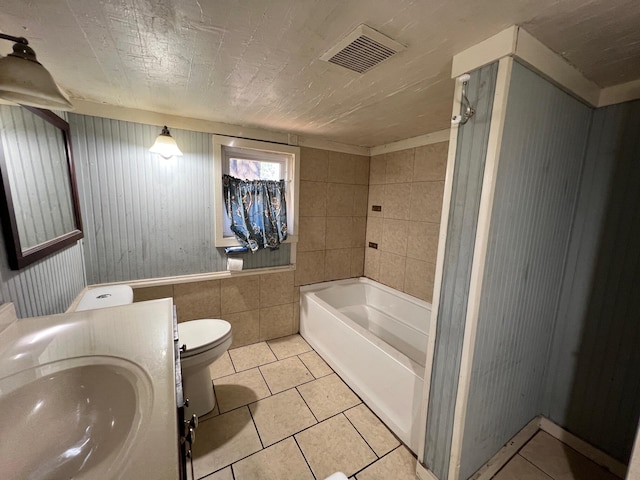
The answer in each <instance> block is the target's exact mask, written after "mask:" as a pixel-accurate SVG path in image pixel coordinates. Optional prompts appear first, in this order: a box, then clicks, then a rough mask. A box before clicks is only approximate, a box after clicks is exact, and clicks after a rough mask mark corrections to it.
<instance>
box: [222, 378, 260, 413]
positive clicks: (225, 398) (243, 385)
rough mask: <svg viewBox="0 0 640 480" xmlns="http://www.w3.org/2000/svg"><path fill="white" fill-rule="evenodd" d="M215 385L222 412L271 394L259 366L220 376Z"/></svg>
mask: <svg viewBox="0 0 640 480" xmlns="http://www.w3.org/2000/svg"><path fill="white" fill-rule="evenodd" d="M213 385H214V387H215V392H216V399H217V400H218V407H219V408H220V413H225V412H228V411H230V410H233V409H234V408H238V407H241V406H243V405H249V404H250V403H253V402H255V401H256V400H260V399H262V398H265V397H268V396H269V395H271V392H270V391H269V388H267V384H266V383H264V379H263V378H262V375H261V374H260V371H259V370H258V369H257V368H253V369H251V370H245V371H243V372H240V373H234V374H233V375H227V376H226V377H221V378H218V379H217V380H215V381H214V382H213Z"/></svg>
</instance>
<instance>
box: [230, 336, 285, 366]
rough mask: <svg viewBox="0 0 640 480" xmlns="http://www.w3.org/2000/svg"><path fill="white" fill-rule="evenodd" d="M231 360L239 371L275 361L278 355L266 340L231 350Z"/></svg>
mask: <svg viewBox="0 0 640 480" xmlns="http://www.w3.org/2000/svg"><path fill="white" fill-rule="evenodd" d="M229 355H230V356H231V361H232V362H233V366H234V367H235V369H236V371H237V372H241V371H242V370H248V369H250V368H254V367H258V366H260V365H264V364H265V363H271V362H275V361H276V360H277V358H276V356H275V355H274V354H273V352H272V351H271V349H270V348H269V346H268V345H267V344H266V343H265V342H260V343H254V344H253V345H247V346H246V347H240V348H234V349H232V350H229Z"/></svg>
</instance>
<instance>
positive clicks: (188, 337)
mask: <svg viewBox="0 0 640 480" xmlns="http://www.w3.org/2000/svg"><path fill="white" fill-rule="evenodd" d="M178 338H179V344H180V364H181V366H182V388H183V390H184V397H185V398H186V399H189V406H188V407H186V409H185V415H186V417H187V418H188V417H191V416H192V415H193V414H195V415H197V416H198V417H201V416H202V415H204V414H206V413H209V412H210V411H211V410H213V409H214V407H215V406H216V398H215V394H214V392H213V385H212V383H211V374H210V373H209V365H211V364H212V363H213V362H214V361H216V360H217V359H218V358H219V357H220V356H221V355H222V354H224V352H226V351H227V350H228V349H229V346H231V340H232V336H231V325H230V324H229V322H227V321H225V320H220V319H211V318H207V319H203V320H190V321H188V322H182V323H178Z"/></svg>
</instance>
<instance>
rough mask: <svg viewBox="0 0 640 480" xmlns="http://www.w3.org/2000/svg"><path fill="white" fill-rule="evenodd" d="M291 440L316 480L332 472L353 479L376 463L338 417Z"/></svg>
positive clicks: (351, 426) (372, 454)
mask: <svg viewBox="0 0 640 480" xmlns="http://www.w3.org/2000/svg"><path fill="white" fill-rule="evenodd" d="M295 438H296V440H297V441H298V445H300V449H301V450H302V453H303V454H304V456H305V458H306V459H307V462H309V466H310V467H311V470H312V471H313V474H314V475H315V476H316V478H325V477H328V476H329V475H331V474H332V473H334V472H336V471H341V472H343V473H344V474H345V475H353V474H354V473H355V472H357V471H359V470H361V469H362V468H364V467H366V466H367V465H369V464H370V463H371V462H373V461H375V460H376V459H377V457H376V455H375V453H373V451H372V450H371V449H370V448H369V446H368V445H367V444H366V443H365V442H364V440H362V437H361V436H360V435H359V434H358V432H357V431H356V429H355V428H353V425H351V423H349V421H348V420H347V419H346V417H345V416H344V415H342V414H340V415H336V416H335V417H332V418H330V419H329V420H326V421H324V422H322V423H319V424H318V425H315V426H313V427H311V428H309V429H307V430H305V431H303V432H301V433H298V434H297V435H296V436H295ZM380 478H385V477H380ZM387 478H394V479H395V478H396V477H395V476H390V477H387Z"/></svg>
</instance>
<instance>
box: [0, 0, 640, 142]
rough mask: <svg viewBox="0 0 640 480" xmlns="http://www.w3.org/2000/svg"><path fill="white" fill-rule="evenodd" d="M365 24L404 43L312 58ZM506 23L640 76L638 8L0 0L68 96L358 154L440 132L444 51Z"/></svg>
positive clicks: (5, 18) (589, 66) (443, 1)
mask: <svg viewBox="0 0 640 480" xmlns="http://www.w3.org/2000/svg"><path fill="white" fill-rule="evenodd" d="M361 23H365V24H367V25H369V26H371V27H373V28H375V29H377V30H379V31H380V32H382V33H384V34H386V35H388V36H390V37H392V38H393V39H395V40H397V41H399V42H400V43H402V44H404V45H406V46H407V49H406V50H405V51H403V52H401V53H399V54H397V55H395V56H394V57H392V58H391V59H389V60H387V61H386V62H384V63H382V64H380V65H379V66H377V67H375V68H373V69H371V70H370V71H368V72H367V73H365V74H363V75H359V74H357V73H354V72H351V71H349V70H346V69H343V68H341V67H339V66H336V65H332V64H329V63H326V62H323V61H321V60H319V57H320V56H321V55H322V54H323V53H324V52H325V51H326V50H328V49H329V48H330V47H331V46H333V44H334V43H336V42H337V41H338V40H340V39H341V38H342V37H344V36H345V35H347V34H348V33H350V32H351V30H353V29H354V28H355V27H356V26H358V25H359V24H361ZM513 24H520V25H524V26H525V28H526V29H527V30H529V32H530V33H531V34H533V35H534V36H535V37H536V38H538V39H539V40H540V41H542V42H543V43H545V44H547V45H548V46H549V47H550V48H551V49H553V50H555V51H557V52H559V53H561V54H562V55H564V56H565V57H566V58H567V59H568V60H569V61H570V62H571V63H572V64H573V65H575V66H576V67H577V68H578V69H579V70H581V71H582V72H583V73H584V74H585V75H586V76H587V77H589V78H591V79H592V80H593V81H594V82H596V83H597V84H599V85H601V86H609V85H613V84H618V83H623V82H626V81H629V80H634V79H636V78H638V77H640V29H639V28H638V25H640V7H639V5H638V0H600V1H591V2H589V1H584V0H582V1H578V0H561V1H559V0H475V1H473V2H471V1H465V0H414V1H409V0H384V1H383V0H349V1H344V0H318V1H311V0H237V1H232V0H190V1H186V0H116V1H106V0H39V1H28V0H0V30H1V31H2V32H5V33H8V34H11V35H22V36H25V37H27V38H28V39H29V41H30V43H31V45H32V46H33V47H34V49H35V50H36V52H37V54H38V59H39V60H40V61H41V62H42V63H43V64H44V65H45V66H46V67H47V68H48V69H49V70H50V71H51V72H52V74H53V75H54V78H56V80H57V81H58V83H59V84H60V85H61V86H63V87H64V88H65V89H66V90H67V91H68V92H69V93H70V95H71V97H72V99H73V98H78V99H83V100H89V101H93V102H99V103H106V104H110V105H116V106H125V107H130V108H136V109H142V110H149V111H154V112H161V113H168V114H173V115H180V116H185V117H192V118H201V119H207V120H212V121H216V122H224V123H230V124H235V125H242V126H251V127H261V128H267V129H271V130H276V131H283V132H291V133H298V134H303V135H309V136H316V137H318V138H325V139H328V140H332V141H336V142H342V143H346V144H352V145H361V146H375V145H381V144H385V143H389V142H393V141H397V140H401V139H405V138H410V137H414V136H417V135H422V134H425V133H429V132H433V131H437V130H441V129H444V128H447V127H448V126H449V116H450V113H451V105H452V91H453V82H452V80H451V79H450V78H449V77H450V68H451V59H452V56H453V55H454V54H456V53H458V52H460V51H462V50H464V49H466V48H468V47H470V46H472V45H474V44H476V43H478V42H480V41H482V40H484V39H486V38H488V37H490V36H492V35H494V34H496V33H498V32H499V31H501V30H503V29H504V28H506V27H508V26H510V25H513ZM0 47H1V48H2V50H1V52H2V53H7V52H8V51H9V49H10V44H9V43H8V42H3V44H2V45H0Z"/></svg>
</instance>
